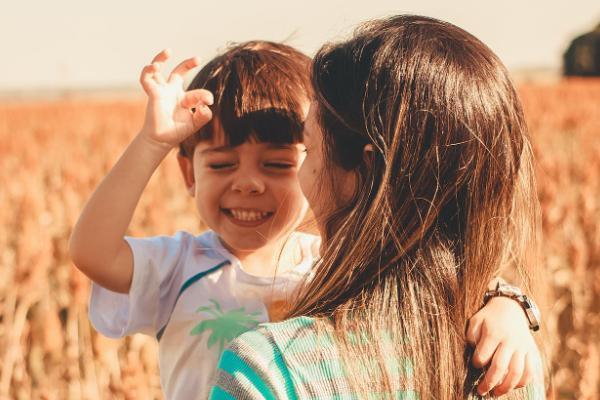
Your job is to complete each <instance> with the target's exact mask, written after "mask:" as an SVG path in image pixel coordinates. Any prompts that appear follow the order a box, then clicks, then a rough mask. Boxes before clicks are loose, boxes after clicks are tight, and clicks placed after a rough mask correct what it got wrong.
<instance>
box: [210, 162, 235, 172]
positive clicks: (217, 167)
mask: <svg viewBox="0 0 600 400" xmlns="http://www.w3.org/2000/svg"><path fill="white" fill-rule="evenodd" d="M234 166H235V164H234V163H230V162H227V163H211V164H208V167H209V168H210V169H212V170H215V171H222V170H225V169H230V168H233V167H234Z"/></svg>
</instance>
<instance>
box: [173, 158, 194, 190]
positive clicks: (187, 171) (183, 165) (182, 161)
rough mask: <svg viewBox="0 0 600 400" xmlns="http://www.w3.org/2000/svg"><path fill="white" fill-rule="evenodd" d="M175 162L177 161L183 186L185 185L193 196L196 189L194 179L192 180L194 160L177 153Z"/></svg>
mask: <svg viewBox="0 0 600 400" xmlns="http://www.w3.org/2000/svg"><path fill="white" fill-rule="evenodd" d="M177 162H178V163H179V169H180V170H181V174H182V175H183V180H184V182H185V186H186V187H187V190H188V193H189V194H190V196H192V197H194V192H195V190H196V181H195V180H194V162H193V161H192V160H191V159H190V158H189V157H186V156H182V155H181V154H177Z"/></svg>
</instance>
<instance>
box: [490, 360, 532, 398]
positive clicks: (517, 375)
mask: <svg viewBox="0 0 600 400" xmlns="http://www.w3.org/2000/svg"><path fill="white" fill-rule="evenodd" d="M524 370H525V356H524V355H523V354H521V353H514V354H513V356H512V358H511V360H510V364H509V366H508V373H507V374H506V376H505V377H504V380H503V381H502V382H501V383H500V384H499V385H498V386H496V388H494V396H502V395H503V394H506V393H508V392H510V391H511V390H513V389H514V388H515V387H517V384H518V383H519V381H520V380H521V377H522V376H523V371H524Z"/></svg>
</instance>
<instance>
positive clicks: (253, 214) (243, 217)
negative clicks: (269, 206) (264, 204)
mask: <svg viewBox="0 0 600 400" xmlns="http://www.w3.org/2000/svg"><path fill="white" fill-rule="evenodd" d="M231 215H233V217H234V218H235V219H239V220H240V221H257V220H259V219H263V218H265V217H266V216H267V215H268V213H266V212H261V211H246V210H231Z"/></svg>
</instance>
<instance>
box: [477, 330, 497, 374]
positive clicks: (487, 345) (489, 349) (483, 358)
mask: <svg viewBox="0 0 600 400" xmlns="http://www.w3.org/2000/svg"><path fill="white" fill-rule="evenodd" d="M480 330H481V331H482V332H481V334H480V337H479V338H478V341H477V345H476V347H475V352H474V353H473V359H472V363H473V366H474V367H476V368H483V367H484V366H485V365H487V364H488V363H489V362H490V360H491V359H492V356H493V355H494V352H495V351H496V349H497V348H498V345H499V343H500V342H499V340H498V338H496V337H495V336H492V335H489V334H487V332H485V331H486V329H485V326H482V327H481V328H480Z"/></svg>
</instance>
